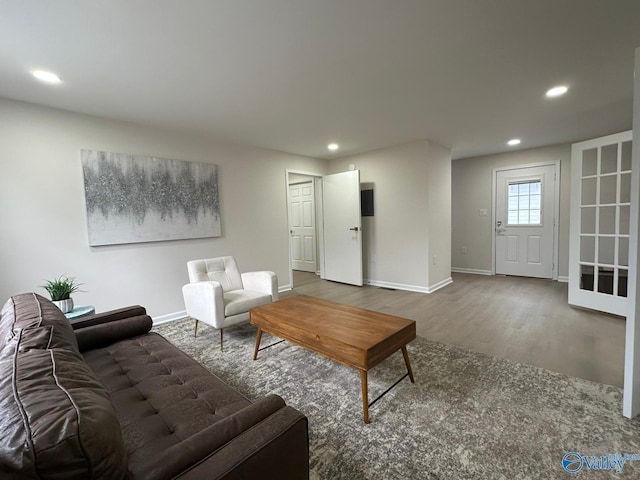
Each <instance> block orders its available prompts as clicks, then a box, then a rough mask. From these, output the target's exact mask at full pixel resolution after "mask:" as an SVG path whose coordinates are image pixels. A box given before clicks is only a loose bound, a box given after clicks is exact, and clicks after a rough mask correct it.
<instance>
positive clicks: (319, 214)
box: [282, 168, 324, 291]
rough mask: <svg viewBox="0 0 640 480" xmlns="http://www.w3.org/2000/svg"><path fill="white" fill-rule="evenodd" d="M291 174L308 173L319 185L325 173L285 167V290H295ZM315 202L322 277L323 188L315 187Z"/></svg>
mask: <svg viewBox="0 0 640 480" xmlns="http://www.w3.org/2000/svg"><path fill="white" fill-rule="evenodd" d="M289 174H294V175H306V176H308V177H313V182H314V186H315V187H317V184H318V182H317V180H318V179H322V176H323V175H324V174H322V173H317V172H307V171H304V170H295V169H289V168H287V169H285V174H284V184H285V185H284V186H285V192H286V207H285V208H286V212H287V252H288V262H289V288H288V289H287V288H284V289H283V290H282V291H285V290H293V287H294V285H293V264H292V262H291V238H290V237H291V236H290V235H289V230H290V226H289V203H290V198H289ZM314 196H315V198H314V201H315V202H314V203H315V208H316V242H317V250H318V258H317V260H318V267H319V269H320V276H321V277H322V276H323V274H324V238H323V228H322V225H323V216H322V201H319V200H321V197H322V189H321V188H320V189H318V188H315V189H314Z"/></svg>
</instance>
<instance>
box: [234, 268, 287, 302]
mask: <svg viewBox="0 0 640 480" xmlns="http://www.w3.org/2000/svg"><path fill="white" fill-rule="evenodd" d="M241 276H242V285H243V287H244V288H245V290H253V291H255V292H263V293H268V294H269V295H271V300H272V301H274V302H276V301H278V276H277V275H276V274H275V273H274V272H267V271H264V272H245V273H242V274H241Z"/></svg>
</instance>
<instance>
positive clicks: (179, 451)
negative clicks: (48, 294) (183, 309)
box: [0, 294, 308, 479]
mask: <svg viewBox="0 0 640 480" xmlns="http://www.w3.org/2000/svg"><path fill="white" fill-rule="evenodd" d="M52 307H53V308H52ZM150 329H151V319H150V318H149V317H148V316H147V315H146V312H145V311H144V309H143V308H142V307H137V306H136V307H128V308H126V309H121V310H116V311H112V312H107V313H105V314H98V315H94V316H92V317H87V318H84V319H80V320H78V321H76V322H74V325H73V326H72V325H71V324H70V323H69V321H67V320H66V318H65V317H64V315H62V313H61V312H60V311H59V310H57V308H56V307H55V306H53V304H51V302H49V301H48V300H46V299H44V298H43V297H40V296H38V295H35V294H24V295H18V296H15V297H12V298H11V299H9V301H7V303H6V304H5V306H4V308H3V310H2V317H1V318H0V375H1V378H0V425H1V426H2V427H3V436H4V438H5V440H1V441H0V477H1V478H134V479H169V478H228V479H233V478H257V477H265V478H267V477H268V478H308V437H307V421H306V418H305V417H304V416H303V415H302V414H300V413H299V412H298V411H296V410H294V409H293V408H291V407H288V406H286V405H285V403H284V401H283V400H282V399H281V398H280V397H278V396H277V395H269V396H266V397H264V398H261V399H259V400H258V401H256V402H251V401H249V400H248V399H247V398H245V397H244V396H243V395H241V394H240V393H239V392H237V391H235V390H234V389H232V388H231V387H229V386H228V385H226V384H225V383H224V382H222V381H221V380H220V379H218V378H217V377H215V376H214V375H212V374H211V373H210V372H209V371H207V370H206V369H205V368H203V367H202V366H201V365H200V364H198V363H197V362H195V361H194V360H193V359H191V358H190V357H188V356H187V355H186V354H184V353H183V352H182V351H180V350H179V349H177V348H176V347H174V346H173V345H171V344H170V343H169V342H167V341H166V340H165V339H164V338H163V337H161V336H160V335H158V334H156V333H153V332H150Z"/></svg>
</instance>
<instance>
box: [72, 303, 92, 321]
mask: <svg viewBox="0 0 640 480" xmlns="http://www.w3.org/2000/svg"><path fill="white" fill-rule="evenodd" d="M94 313H96V309H95V307H94V306H93V305H78V306H76V307H74V308H73V310H71V311H70V312H68V313H65V314H64V316H65V317H67V318H68V319H69V320H75V319H78V318H82V317H86V316H87V315H93V314H94Z"/></svg>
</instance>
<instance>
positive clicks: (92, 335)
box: [75, 315, 153, 353]
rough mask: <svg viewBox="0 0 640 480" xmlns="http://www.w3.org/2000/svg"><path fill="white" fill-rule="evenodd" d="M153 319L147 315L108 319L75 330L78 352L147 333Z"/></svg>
mask: <svg viewBox="0 0 640 480" xmlns="http://www.w3.org/2000/svg"><path fill="white" fill-rule="evenodd" d="M152 326H153V321H152V320H151V317H150V316H148V315H140V316H137V317H127V318H122V319H119V320H110V321H108V322H105V323H98V324H95V325H91V326H88V327H83V328H79V329H77V330H75V334H76V340H78V348H79V349H80V353H82V352H85V351H87V350H92V349H94V348H100V347H105V346H107V345H110V344H112V343H115V342H117V341H119V340H123V339H125V338H130V337H136V336H138V335H143V334H145V333H148V332H149V331H150V330H151V327H152Z"/></svg>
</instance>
